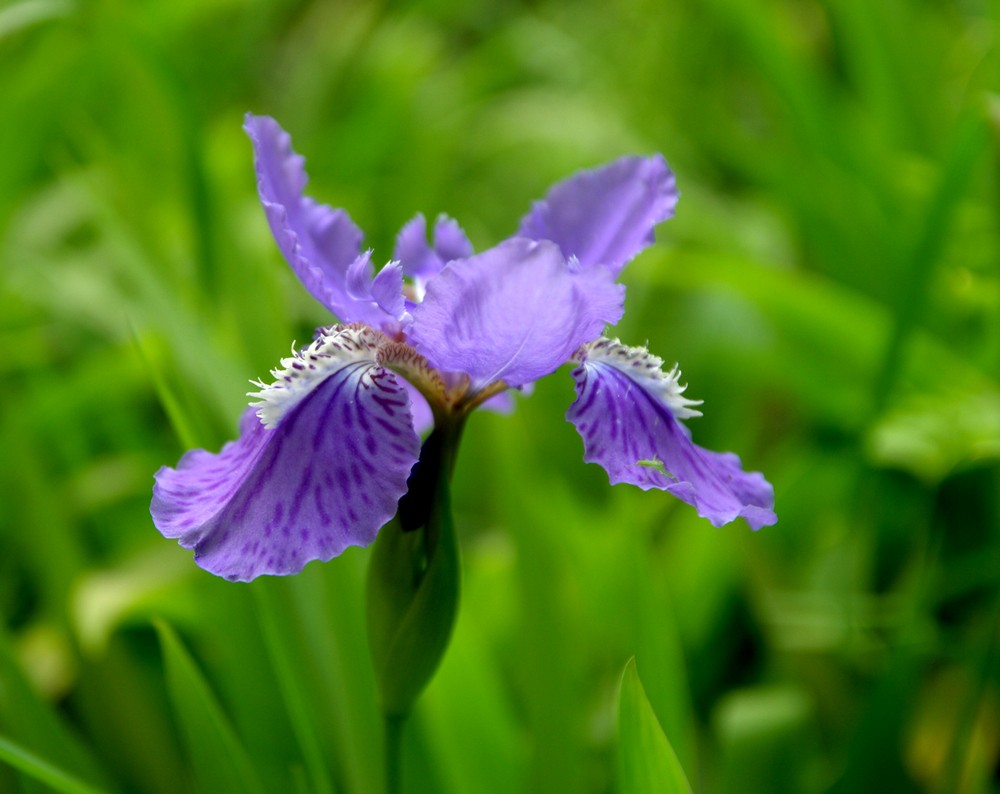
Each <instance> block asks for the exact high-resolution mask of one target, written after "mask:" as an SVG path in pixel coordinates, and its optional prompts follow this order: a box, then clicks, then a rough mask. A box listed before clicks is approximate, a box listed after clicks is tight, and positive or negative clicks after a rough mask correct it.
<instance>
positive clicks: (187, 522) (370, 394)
mask: <svg viewBox="0 0 1000 794" xmlns="http://www.w3.org/2000/svg"><path fill="white" fill-rule="evenodd" d="M365 333H367V334H372V333H373V332H371V331H369V330H368V329H363V330H361V331H359V330H357V329H332V330H331V333H330V334H329V335H328V336H326V337H322V338H321V339H320V340H317V342H314V343H313V345H310V347H309V348H307V349H306V350H305V351H303V352H302V353H300V354H298V355H296V356H295V357H293V358H292V359H286V360H285V362H282V363H283V364H286V363H287V368H286V370H285V372H287V373H288V375H287V376H288V377H289V378H291V380H290V381H284V380H282V381H281V383H280V384H275V385H274V386H270V387H267V388H266V389H265V392H268V390H271V394H270V396H267V395H266V394H265V393H264V392H262V394H261V396H262V403H261V404H264V405H265V408H267V407H270V408H274V409H275V410H274V411H273V412H271V413H270V414H268V416H269V418H270V419H271V420H272V421H271V422H269V424H271V426H269V427H265V425H264V424H263V423H262V421H261V419H260V418H258V416H257V415H255V413H254V411H253V410H248V411H247V412H246V413H245V414H244V416H243V419H242V421H241V423H240V438H239V439H238V440H237V441H234V442H231V443H229V444H227V445H226V446H225V447H223V449H222V451H221V452H220V453H218V454H211V453H209V452H206V451H204V450H194V451H192V452H189V453H187V454H186V455H185V456H184V457H183V458H181V461H180V463H179V464H178V466H177V468H176V469H171V468H166V467H165V468H163V469H161V470H160V471H159V472H157V475H156V486H155V488H154V490H153V503H152V507H151V512H152V515H153V521H154V523H155V524H156V526H157V528H158V529H159V530H160V532H161V533H163V535H164V536H166V537H169V538H177V539H178V540H179V542H180V544H181V545H182V546H184V547H185V548H191V549H194V551H195V561H196V562H197V563H198V564H199V565H200V566H201V567H203V568H205V569H206V570H208V571H210V572H212V573H214V574H217V575H219V576H224V577H226V578H227V579H231V580H236V581H248V580H250V579H253V578H255V577H257V576H260V575H262V574H274V575H284V574H292V573H296V572H298V571H299V570H301V569H302V567H303V566H304V565H305V564H306V563H307V562H309V561H310V560H329V559H330V558H331V557H334V556H336V555H338V554H340V553H341V552H342V551H343V550H344V549H345V548H346V547H348V546H364V545H367V544H369V543H371V542H372V540H374V538H375V535H376V533H377V532H378V530H379V528H380V527H382V525H383V524H385V523H386V522H387V521H388V520H389V519H390V518H391V517H392V516H393V514H394V513H395V512H396V503H397V501H398V500H399V498H400V496H402V495H403V494H404V493H405V492H406V480H407V477H408V476H409V473H410V469H411V468H412V466H413V464H414V463H415V462H416V460H417V456H418V455H419V448H420V441H419V439H418V437H417V435H416V434H415V433H414V431H413V427H412V419H411V415H410V409H409V403H408V400H407V396H406V390H405V389H404V388H403V387H402V386H401V385H400V383H399V382H398V381H397V379H396V377H395V375H393V374H392V373H391V372H389V371H387V370H384V369H382V368H380V367H378V366H377V365H375V364H374V363H373V361H372V360H371V358H370V356H369V355H368V351H366V350H365V349H364V343H365V340H364V338H363V337H364V334H365ZM352 334H353V336H352ZM352 345H357V346H356V347H354V346H352ZM295 365H301V366H302V367H303V369H296V367H295ZM310 366H312V367H314V369H312V370H310V369H309V367H310ZM261 404H259V405H261ZM265 408H262V409H261V410H260V412H259V413H261V415H264V414H265Z"/></svg>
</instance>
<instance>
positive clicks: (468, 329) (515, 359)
mask: <svg viewBox="0 0 1000 794" xmlns="http://www.w3.org/2000/svg"><path fill="white" fill-rule="evenodd" d="M623 300H624V288H623V287H621V286H619V285H616V284H614V283H613V280H612V276H611V274H610V273H609V272H607V271H606V270H604V269H603V268H592V269H589V270H585V271H578V270H575V269H573V268H572V267H571V266H570V263H568V262H567V261H566V260H565V258H564V257H563V256H562V254H561V253H560V251H559V248H558V247H557V246H556V245H555V244H554V243H550V242H545V241H541V242H537V241H532V240H525V239H519V238H515V239H512V240H508V241H506V242H503V243H501V244H500V245H498V246H496V247H495V248H491V249H489V250H487V251H484V252H483V253H481V254H477V255H475V256H472V257H469V258H468V259H461V260H457V261H455V262H452V263H450V264H449V265H448V266H447V267H446V268H445V269H444V270H442V271H441V273H439V274H438V275H437V276H436V277H434V278H433V279H432V280H431V281H430V283H429V284H428V285H427V294H426V295H425V296H424V300H423V302H422V303H421V304H420V305H419V306H417V307H415V308H414V310H413V325H412V326H411V328H410V330H409V335H410V338H411V340H413V342H414V343H415V346H416V348H417V350H418V351H419V352H420V353H422V354H423V355H424V356H426V357H427V359H428V360H429V361H430V362H431V363H432V364H433V365H434V366H435V367H438V368H439V369H442V370H449V371H453V372H465V373H468V375H469V376H470V378H471V379H472V382H473V387H474V388H477V387H480V386H483V385H485V384H487V383H492V382H494V381H498V380H502V381H504V382H506V383H507V385H508V386H512V387H516V386H521V385H523V384H526V383H529V382H531V381H534V380H537V379H538V378H540V377H542V376H543V375H547V374H549V373H550V372H553V371H555V370H556V369H557V368H558V367H559V366H560V365H561V364H562V363H564V362H565V361H566V360H568V359H569V357H570V355H571V354H572V353H573V351H575V350H576V349H577V348H578V347H579V346H580V345H581V344H582V343H583V342H585V341H586V340H588V339H593V338H594V337H595V336H597V335H598V334H600V333H601V331H602V329H603V328H604V325H605V324H607V323H612V324H613V323H616V322H617V321H618V320H619V319H620V318H621V315H622V303H623Z"/></svg>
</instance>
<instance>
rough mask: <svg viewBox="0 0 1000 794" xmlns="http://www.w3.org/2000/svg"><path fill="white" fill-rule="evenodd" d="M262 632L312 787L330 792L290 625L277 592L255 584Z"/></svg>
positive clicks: (317, 793)
mask: <svg viewBox="0 0 1000 794" xmlns="http://www.w3.org/2000/svg"><path fill="white" fill-rule="evenodd" d="M253 594H254V596H255V599H256V604H257V616H258V618H259V619H260V628H261V633H262V634H263V635H264V642H265V644H266V645H267V652H268V655H269V656H270V657H271V664H272V665H273V666H274V671H275V673H276V674H277V678H278V685H279V686H280V687H281V694H282V699H283V700H284V703H285V708H286V709H287V710H288V716H289V718H290V719H291V722H292V728H293V729H294V730H295V737H296V739H297V740H298V742H299V748H300V749H301V750H302V755H303V760H304V761H305V765H306V768H307V769H308V771H309V777H310V779H311V781H312V788H311V789H310V790H312V791H314V792H315V793H316V794H330V792H332V791H333V784H332V783H331V782H330V775H329V772H328V771H327V768H326V763H325V762H324V760H323V752H322V749H321V748H320V745H319V734H318V733H317V731H316V729H315V728H314V726H313V723H312V720H311V719H310V712H309V707H308V699H307V695H306V693H305V692H304V691H303V687H302V677H301V676H300V675H298V670H297V669H296V661H295V659H294V657H293V655H292V649H293V648H294V642H293V641H292V640H291V639H290V637H289V636H288V635H289V631H288V627H287V626H285V625H283V622H282V620H281V616H280V609H279V606H278V604H277V602H276V600H275V594H274V593H273V592H272V591H271V590H269V589H265V588H263V587H254V588H253Z"/></svg>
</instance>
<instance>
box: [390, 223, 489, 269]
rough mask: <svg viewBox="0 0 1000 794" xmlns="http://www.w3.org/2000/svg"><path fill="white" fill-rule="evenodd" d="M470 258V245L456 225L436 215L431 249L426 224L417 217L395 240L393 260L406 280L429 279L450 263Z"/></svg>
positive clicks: (407, 224) (459, 227)
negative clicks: (405, 276)
mask: <svg viewBox="0 0 1000 794" xmlns="http://www.w3.org/2000/svg"><path fill="white" fill-rule="evenodd" d="M469 256H472V244H471V243H470V242H469V238H468V237H466V236H465V232H464V231H462V227H461V226H459V225H458V222H457V221H455V220H452V219H451V218H449V217H448V216H447V215H439V216H438V219H437V221H435V223H434V247H433V248H431V246H430V245H428V243H427V221H426V220H425V219H424V216H423V214H420V213H418V214H417V215H416V216H415V217H414V218H412V219H411V220H410V221H408V222H407V223H406V225H405V226H403V228H402V229H401V230H400V232H399V235H398V236H397V237H396V250H395V252H394V253H393V259H395V260H397V261H399V262H400V263H401V264H402V266H403V272H404V273H405V274H406V275H407V276H411V277H414V278H417V279H423V280H426V279H429V278H431V277H432V276H434V275H436V274H437V273H438V272H439V271H440V270H441V268H443V267H444V266H445V265H446V264H447V263H448V262H450V261H452V260H453V259H465V258H466V257H469Z"/></svg>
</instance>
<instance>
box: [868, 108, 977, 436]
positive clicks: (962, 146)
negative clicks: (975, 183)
mask: <svg viewBox="0 0 1000 794" xmlns="http://www.w3.org/2000/svg"><path fill="white" fill-rule="evenodd" d="M987 143H988V137H987V134H986V124H985V121H984V118H983V116H982V114H981V113H978V112H976V113H970V114H968V115H966V116H965V117H964V118H963V119H962V120H961V122H960V123H959V126H958V129H957V130H956V132H955V136H954V140H953V143H952V146H951V149H950V150H949V153H948V158H947V161H946V162H945V165H944V167H943V169H942V171H941V177H940V182H939V183H938V186H937V189H936V190H935V191H934V193H933V194H932V195H931V197H930V201H929V203H928V206H927V210H926V213H925V215H924V221H923V223H921V224H919V233H918V237H917V240H916V242H915V244H914V247H913V253H912V255H911V260H910V266H909V268H907V270H906V274H905V278H904V279H903V283H902V284H901V285H900V290H899V295H900V301H899V306H898V308H897V310H896V317H895V325H894V327H893V329H892V332H891V335H890V337H889V340H888V343H887V344H886V348H885V353H884V355H883V359H882V365H881V368H880V369H879V372H878V375H877V377H876V379H875V382H874V386H873V389H872V406H873V408H872V416H873V418H874V417H877V416H878V415H879V414H881V413H882V411H883V409H884V408H885V407H886V404H887V402H888V399H889V396H890V394H891V392H892V389H893V386H894V385H895V383H896V380H897V377H898V375H899V372H900V370H901V368H902V365H903V353H904V351H905V348H906V344H907V342H908V341H909V339H910V336H911V335H912V333H913V331H914V329H915V328H916V327H917V324H918V323H919V322H920V319H921V317H922V315H923V311H924V305H925V304H926V302H927V294H928V290H929V288H930V283H931V276H932V275H933V272H934V266H935V265H936V264H937V262H938V260H939V259H940V258H941V252H942V251H943V250H944V244H945V242H946V241H947V239H948V232H949V230H950V228H951V220H952V217H953V216H954V214H955V210H956V208H957V207H958V204H959V202H960V201H961V199H962V196H963V195H964V194H965V191H966V188H967V187H968V183H969V181H970V180H971V178H972V176H973V174H974V173H975V170H976V168H975V166H976V163H978V162H979V159H980V157H982V156H983V154H984V153H985V151H986V146H987Z"/></svg>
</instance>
